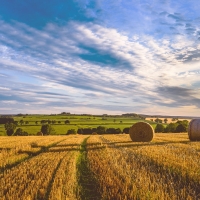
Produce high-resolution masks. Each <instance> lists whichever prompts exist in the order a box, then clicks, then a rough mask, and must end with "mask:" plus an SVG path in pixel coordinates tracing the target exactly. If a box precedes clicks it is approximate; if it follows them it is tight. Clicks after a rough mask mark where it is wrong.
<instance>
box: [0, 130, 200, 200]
mask: <svg viewBox="0 0 200 200" xmlns="http://www.w3.org/2000/svg"><path fill="white" fill-rule="evenodd" d="M0 139H1V140H0V152H1V153H0V199H1V200H11V199H13V200H14V199H20V200H21V199H22V200H23V199H24V200H35V199H51V200H64V199H65V200H66V199H70V200H71V199H95V200H96V199H113V200H114V199H116V200H118V199H123V200H124V199H127V200H128V199H142V200H143V199H159V200H160V199H170V200H171V199H174V200H177V199H180V200H183V199H184V200H185V199H191V200H193V199H199V198H200V176H199V175H200V170H199V166H200V143H199V142H190V141H189V139H188V135H187V133H181V134H177V133H176V134H172V133H168V134H167V133H162V134H156V135H155V137H154V139H153V141H152V142H150V143H136V142H132V141H131V140H130V138H129V135H128V134H117V135H69V136H28V137H25V136H24V137H23V136H22V137H18V136H17V137H14V136H13V137H3V136H2V137H1V138H0Z"/></svg>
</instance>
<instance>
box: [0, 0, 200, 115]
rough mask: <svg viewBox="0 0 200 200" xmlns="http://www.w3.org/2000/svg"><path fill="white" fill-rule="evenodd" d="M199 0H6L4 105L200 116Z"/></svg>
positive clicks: (1, 32) (1, 68)
mask: <svg viewBox="0 0 200 200" xmlns="http://www.w3.org/2000/svg"><path fill="white" fill-rule="evenodd" d="M199 10H200V3H198V1H196V0H190V1H188V0H177V1H174V0H173V1H172V0H148V1H147V0H144V1H143V0H126V1H125V0H113V1H106V0H95V1H94V0H81V1H78V0H73V1H72V0H71V1H70V0H69V1H66V0H52V1H46V0H43V1H39V0H34V1H33V0H26V1H22V0H6V1H1V2H0V27H1V28H0V105H1V106H0V113H2V114H6V113H7V114H9V113H16V114H17V113H30V114H31V113H46V114H51V113H60V112H71V113H76V114H78V113H89V114H104V113H107V114H122V113H130V112H135V113H143V114H152V115H153V114H164V115H184V116H200V115H199V113H200V13H199Z"/></svg>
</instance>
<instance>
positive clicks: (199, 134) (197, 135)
mask: <svg viewBox="0 0 200 200" xmlns="http://www.w3.org/2000/svg"><path fill="white" fill-rule="evenodd" d="M188 136H189V139H190V140H191V141H200V119H193V120H191V121H190V123H189V126H188Z"/></svg>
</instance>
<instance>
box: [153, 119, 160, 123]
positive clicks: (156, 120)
mask: <svg viewBox="0 0 200 200" xmlns="http://www.w3.org/2000/svg"><path fill="white" fill-rule="evenodd" d="M154 121H155V122H156V123H162V119H159V118H156V119H155V120H154Z"/></svg>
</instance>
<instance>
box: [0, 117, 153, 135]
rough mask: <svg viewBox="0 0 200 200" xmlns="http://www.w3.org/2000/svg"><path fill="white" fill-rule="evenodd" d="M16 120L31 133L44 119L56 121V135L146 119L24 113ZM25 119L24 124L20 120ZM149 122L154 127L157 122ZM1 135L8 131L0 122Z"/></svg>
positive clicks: (35, 131) (34, 132) (18, 126)
mask: <svg viewBox="0 0 200 200" xmlns="http://www.w3.org/2000/svg"><path fill="white" fill-rule="evenodd" d="M14 120H15V121H17V122H18V125H17V128H22V129H23V130H24V131H26V132H28V134H29V135H36V133H37V132H39V131H40V130H41V125H42V124H41V121H42V120H51V121H55V123H54V124H51V125H52V127H53V128H54V130H55V132H54V134H55V135H65V134H66V133H67V131H68V130H70V129H75V130H76V131H77V130H78V129H79V128H96V127H98V126H104V127H106V128H120V129H121V130H123V129H124V128H126V127H131V126H132V125H133V124H134V123H136V122H139V121H144V120H142V119H140V118H138V117H121V116H120V117H113V116H112V117H110V116H109V117H102V116H83V115H80V116H78V115H74V116H73V115H24V116H14ZM21 120H23V124H20V121H21ZM66 120H69V122H70V123H69V124H65V121H66ZM147 122H149V123H150V124H151V125H152V126H153V127H154V128H155V126H156V124H157V123H155V122H152V121H147ZM0 135H6V131H5V128H4V125H3V124H0Z"/></svg>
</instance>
